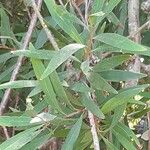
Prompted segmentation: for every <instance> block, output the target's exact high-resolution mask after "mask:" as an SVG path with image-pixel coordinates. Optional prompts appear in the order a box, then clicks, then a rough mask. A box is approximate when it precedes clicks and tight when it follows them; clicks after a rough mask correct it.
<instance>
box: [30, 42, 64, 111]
mask: <svg viewBox="0 0 150 150" xmlns="http://www.w3.org/2000/svg"><path fill="white" fill-rule="evenodd" d="M30 49H31V50H33V51H34V50H35V49H34V47H33V46H32V45H30ZM31 62H32V65H33V69H34V72H35V75H36V77H37V79H38V80H39V83H40V86H41V89H42V90H43V92H44V93H45V94H46V97H47V102H48V104H50V105H51V107H53V108H55V109H57V110H59V111H60V112H62V110H61V108H60V106H59V103H58V100H57V99H56V94H55V92H54V90H53V86H52V84H51V81H50V79H49V77H46V78H45V79H43V80H40V77H41V75H42V73H43V72H44V70H45V67H44V65H43V63H42V62H41V60H38V59H31Z"/></svg>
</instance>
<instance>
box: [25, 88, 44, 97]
mask: <svg viewBox="0 0 150 150" xmlns="http://www.w3.org/2000/svg"><path fill="white" fill-rule="evenodd" d="M40 92H42V89H41V87H40V86H36V87H35V88H34V89H33V90H32V91H31V92H30V93H29V95H28V97H32V96H35V95H36V94H39V93H40Z"/></svg>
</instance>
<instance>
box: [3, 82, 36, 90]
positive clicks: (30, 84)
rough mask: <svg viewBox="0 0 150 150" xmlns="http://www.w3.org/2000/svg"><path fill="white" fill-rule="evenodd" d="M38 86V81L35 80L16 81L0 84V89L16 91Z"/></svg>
mask: <svg viewBox="0 0 150 150" xmlns="http://www.w3.org/2000/svg"><path fill="white" fill-rule="evenodd" d="M38 84H39V82H38V81H35V80H18V81H10V82H7V83H3V84H0V89H7V88H11V89H17V88H25V87H35V86H37V85H38Z"/></svg>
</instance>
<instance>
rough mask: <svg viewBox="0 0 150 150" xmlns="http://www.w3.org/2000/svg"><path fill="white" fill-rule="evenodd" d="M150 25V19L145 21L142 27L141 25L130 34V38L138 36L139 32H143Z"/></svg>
mask: <svg viewBox="0 0 150 150" xmlns="http://www.w3.org/2000/svg"><path fill="white" fill-rule="evenodd" d="M149 25H150V20H149V21H147V22H146V23H144V24H143V25H142V26H141V27H139V28H138V29H137V30H136V31H135V32H133V33H132V34H131V35H129V36H128V38H132V37H134V36H136V35H137V34H139V33H141V31H143V30H144V29H145V28H147V27H148V26H149Z"/></svg>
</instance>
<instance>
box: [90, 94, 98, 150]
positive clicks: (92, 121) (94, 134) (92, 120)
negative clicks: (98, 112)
mask: <svg viewBox="0 0 150 150" xmlns="http://www.w3.org/2000/svg"><path fill="white" fill-rule="evenodd" d="M89 96H90V97H91V94H90V93H89ZM91 99H92V98H91ZM88 118H89V121H90V125H91V133H92V137H93V144H94V150H100V145H99V139H98V135H97V130H96V123H95V118H94V115H93V114H92V113H91V112H90V111H88Z"/></svg>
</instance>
